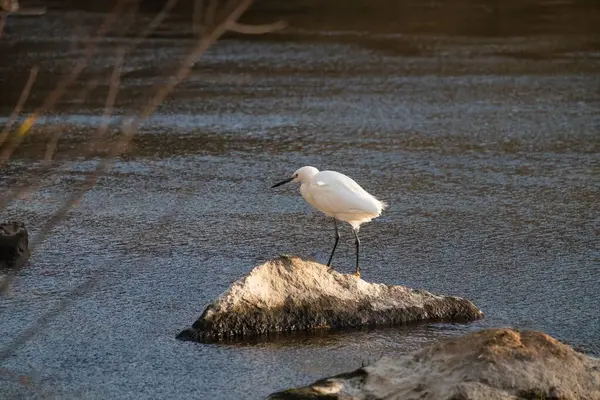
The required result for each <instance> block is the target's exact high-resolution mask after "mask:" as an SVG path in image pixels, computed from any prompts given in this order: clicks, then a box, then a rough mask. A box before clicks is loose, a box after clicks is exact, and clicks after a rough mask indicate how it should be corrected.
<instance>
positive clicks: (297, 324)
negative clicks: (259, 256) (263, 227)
mask: <svg viewBox="0 0 600 400" xmlns="http://www.w3.org/2000/svg"><path fill="white" fill-rule="evenodd" d="M482 317H483V313H482V312H481V311H480V310H479V309H478V308H477V307H475V305H473V303H471V302H470V301H468V300H465V299H461V298H459V297H450V296H436V295H434V294H431V293H429V292H426V291H424V290H414V289H410V288H407V287H404V286H390V285H384V284H379V283H368V282H365V281H364V280H362V279H357V278H356V277H355V276H354V275H345V274H340V273H339V272H336V271H335V270H333V269H330V268H329V267H327V266H326V265H323V264H319V263H315V262H310V261H304V260H302V259H300V258H297V257H287V256H282V257H280V258H279V259H276V260H273V261H268V262H266V263H265V264H263V265H260V266H258V267H256V268H254V269H253V270H252V271H251V272H250V274H249V275H248V276H246V277H245V278H242V279H240V280H238V281H237V282H235V283H234V284H233V285H232V286H231V287H230V288H229V289H228V290H227V291H226V292H225V293H223V294H222V295H221V296H220V297H219V298H218V299H217V300H215V301H214V302H213V303H212V304H210V305H209V306H208V307H207V308H206V309H205V310H204V313H203V314H202V316H201V317H200V318H199V319H198V320H197V321H196V322H195V323H194V325H193V326H192V328H191V329H187V330H184V331H183V332H181V333H180V334H179V335H178V336H177V338H179V339H184V340H195V341H201V342H203V341H207V342H208V341H214V340H221V339H228V338H236V337H244V336H253V335H268V334H269V333H273V332H292V331H309V330H313V329H320V328H329V329H340V328H357V327H362V326H370V327H373V326H378V325H382V326H391V325H398V324H408V323H413V322H421V321H460V322H467V321H473V320H476V319H479V318H482Z"/></svg>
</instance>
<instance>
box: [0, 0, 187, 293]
mask: <svg viewBox="0 0 600 400" xmlns="http://www.w3.org/2000/svg"><path fill="white" fill-rule="evenodd" d="M177 2H178V0H169V1H168V2H167V3H166V4H165V5H164V7H163V8H162V10H161V11H160V12H159V13H158V14H157V15H156V17H154V18H153V19H152V21H150V23H149V24H148V26H146V28H145V29H144V30H143V31H142V32H141V33H140V34H139V35H138V36H137V37H136V38H135V39H134V40H133V41H132V42H131V43H130V44H129V45H128V46H126V47H125V48H121V49H119V50H118V52H119V54H121V55H120V57H124V56H125V54H126V53H127V52H129V51H131V50H132V49H134V48H135V47H137V46H138V45H139V44H140V43H141V42H142V41H143V40H144V38H146V37H147V36H148V35H150V34H152V32H153V31H154V30H155V29H156V28H157V27H158V26H159V25H160V24H161V23H162V22H163V21H164V20H165V18H166V17H167V15H168V14H169V12H170V11H171V10H172V9H173V7H174V6H175V5H176V4H177ZM113 75H114V71H113ZM99 82H100V79H99V78H98V77H94V78H92V79H91V80H89V81H88V82H87V83H86V85H85V86H84V87H83V88H82V89H81V90H80V92H79V93H78V95H77V97H76V99H77V98H79V99H80V100H81V101H83V100H84V99H85V98H86V97H87V96H88V94H89V93H90V92H91V91H92V90H94V89H95V88H96V86H98V84H99ZM111 82H112V78H111ZM61 135H62V132H61V131H60V130H57V132H56V134H55V135H54V137H53V138H52V139H51V143H52V142H55V143H58V140H59V137H60V136H61ZM97 142H98V140H95V141H94V142H92V144H91V145H88V151H87V152H86V154H85V156H89V155H90V154H91V152H92V151H93V150H94V147H96V146H97ZM50 166H51V163H50V162H49V161H47V162H45V163H44V165H43V167H42V171H40V172H39V173H38V174H37V175H36V176H34V177H32V178H31V179H29V180H28V181H27V182H26V183H25V184H23V185H21V187H20V188H19V189H16V190H12V191H9V192H7V193H5V194H3V195H1V196H0V209H1V208H4V207H5V206H6V205H7V204H8V203H9V202H11V201H12V200H14V199H15V198H17V197H22V196H24V195H25V194H26V193H27V192H30V191H32V190H33V189H34V186H37V185H39V183H40V182H41V180H42V178H43V176H44V175H43V174H44V172H46V171H47V169H48V168H49V167H50ZM0 293H2V289H1V288H0Z"/></svg>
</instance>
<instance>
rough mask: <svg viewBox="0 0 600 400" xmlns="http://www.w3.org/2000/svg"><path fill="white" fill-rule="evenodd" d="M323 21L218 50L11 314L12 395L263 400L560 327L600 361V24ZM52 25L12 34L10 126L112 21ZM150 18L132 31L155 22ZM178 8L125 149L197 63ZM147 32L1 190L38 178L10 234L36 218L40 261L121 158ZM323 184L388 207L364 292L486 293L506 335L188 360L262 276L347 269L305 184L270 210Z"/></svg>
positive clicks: (4, 370) (80, 217)
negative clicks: (407, 359)
mask: <svg viewBox="0 0 600 400" xmlns="http://www.w3.org/2000/svg"><path fill="white" fill-rule="evenodd" d="M23 3H25V1H23ZM316 3H319V2H315V4H313V3H312V2H311V1H298V2H295V3H294V2H290V3H289V5H288V6H286V7H283V6H278V5H277V3H276V2H270V1H263V2H259V3H258V4H256V6H255V9H254V11H253V12H252V13H251V14H249V16H248V17H247V18H249V21H252V22H271V21H272V20H274V19H276V18H277V17H278V16H283V17H284V18H286V19H287V20H289V21H290V27H289V28H287V29H286V30H284V31H281V32H277V33H272V34H270V35H267V36H258V37H251V38H250V37H245V36H240V35H231V36H228V37H226V38H225V39H223V40H221V41H219V42H218V44H217V45H215V46H214V47H212V48H211V49H210V51H209V52H208V53H207V54H206V55H205V56H204V57H202V58H201V59H200V60H199V62H198V63H197V65H196V66H195V67H194V69H193V71H192V73H191V75H190V77H189V78H188V79H187V80H186V81H185V82H184V83H183V84H181V85H180V86H179V87H178V88H177V89H176V90H175V91H174V92H173V93H172V94H171V95H170V96H169V97H168V98H167V100H166V101H165V102H163V103H162V105H161V106H160V107H159V109H158V110H157V111H156V113H154V114H153V115H152V116H151V117H150V118H149V120H148V121H147V122H146V123H145V124H144V125H143V127H142V129H141V131H140V134H139V135H138V136H136V138H135V139H134V142H133V145H132V147H131V148H130V152H129V153H128V154H127V155H125V156H123V157H120V158H118V159H117V161H116V163H115V164H114V165H113V167H112V168H111V169H110V170H109V172H108V173H107V174H105V175H104V176H102V177H101V178H100V179H99V180H98V182H97V184H96V185H95V186H94V187H93V189H91V190H90V191H89V192H87V193H86V194H85V196H84V197H83V199H82V200H81V201H80V202H79V204H78V205H77V206H76V207H75V208H73V209H72V210H71V211H70V212H69V213H68V214H67V216H66V218H64V219H63V220H61V221H60V222H59V223H58V225H57V226H56V227H55V228H54V229H53V230H52V231H51V232H50V234H49V236H48V238H47V239H46V240H45V241H43V242H41V243H40V245H39V246H38V247H37V248H36V249H35V251H34V253H33V254H32V258H31V262H30V263H29V265H28V266H27V267H26V268H25V269H23V270H22V271H20V272H19V273H18V275H17V276H16V277H15V279H14V281H13V283H12V285H11V290H10V291H9V292H8V293H6V294H4V295H2V297H0V319H1V321H2V323H1V324H0V351H1V352H2V353H1V354H2V357H3V358H2V360H1V361H0V391H1V392H2V393H3V394H4V397H5V398H11V399H12V398H38V397H44V396H46V397H49V398H68V399H71V398H72V399H75V398H77V399H80V398H85V399H88V398H89V399H95V398H98V399H100V398H102V399H106V398H206V399H246V398H248V399H255V398H262V397H265V396H266V395H267V394H269V393H271V392H273V391H276V390H279V389H282V388H285V387H289V386H298V385H303V384H307V383H309V382H311V381H314V380H315V379H318V378H320V377H323V376H326V375H331V374H335V373H339V372H342V371H347V370H351V369H354V368H357V367H359V366H360V365H361V363H363V362H365V363H368V362H373V361H375V360H377V359H378V358H379V357H381V356H382V355H390V354H394V353H402V352H407V351H412V350H415V349H417V348H420V347H421V346H424V345H426V344H428V343H431V342H433V341H435V340H439V339H440V338H444V337H449V336H453V335H457V334H461V333H464V332H465V331H467V330H470V329H479V328H482V327H489V326H507V325H509V326H516V327H519V328H527V329H540V330H544V331H546V332H548V333H549V334H551V335H553V336H555V337H557V338H558V339H560V340H563V341H565V342H567V343H569V344H570V345H572V346H574V347H576V348H577V349H579V350H582V351H585V352H587V353H589V354H594V355H600V339H599V338H600V317H599V316H598V310H599V309H600V295H599V294H598V284H599V282H600V244H599V243H600V133H599V132H600V112H599V111H600V90H599V86H600V84H599V78H600V74H599V71H600V35H598V33H597V30H596V29H595V28H594V27H596V26H598V24H599V23H600V18H599V15H600V11H599V10H598V6H597V5H595V4H594V2H585V1H565V2H542V1H520V2H512V1H507V2H504V3H503V4H504V5H503V6H502V7H500V6H498V4H497V3H500V2H493V1H489V2H484V1H479V2H477V1H462V2H452V4H453V5H448V4H445V3H444V4H442V3H441V2H439V3H438V2H430V3H427V5H423V4H424V3H422V2H385V1H383V0H379V1H377V2H373V3H371V5H370V6H369V7H367V8H364V4H362V5H361V4H358V3H360V2H355V1H353V2H348V3H347V5H346V6H345V7H341V8H335V7H334V6H332V5H331V4H329V3H330V2H321V3H319V4H320V5H318V4H316ZM390 3H393V4H395V6H393V5H391V4H390ZM34 5H46V6H49V7H50V9H49V10H48V12H47V13H46V14H45V15H44V16H40V17H29V18H24V17H9V19H8V20H7V23H6V26H5V28H4V32H3V34H2V37H0V85H1V86H0V87H1V89H0V90H1V92H2V96H1V98H0V124H1V125H2V126H3V125H4V123H5V122H6V121H7V119H8V117H9V115H10V113H11V110H12V108H13V106H14V104H16V103H17V101H18V98H19V94H20V93H21V89H22V87H23V86H24V85H25V82H26V80H27V77H28V75H29V71H30V69H31V68H32V67H33V66H36V65H37V66H39V68H40V70H39V74H38V78H37V80H36V82H35V84H34V86H33V89H32V91H31V97H30V99H29V100H28V102H27V103H26V105H25V112H26V113H27V112H31V111H33V110H34V109H35V107H36V106H38V105H40V104H41V103H42V101H43V100H44V98H45V97H46V96H48V94H49V93H50V92H51V91H52V90H53V89H54V88H55V86H56V84H57V83H58V82H59V81H60V79H61V78H63V77H64V76H65V75H66V73H67V72H68V71H69V70H70V69H71V68H72V67H73V66H74V65H75V62H76V60H77V59H79V58H80V57H81V56H82V55H83V54H84V48H85V46H86V44H87V42H86V39H85V38H86V35H89V34H91V33H92V32H93V31H94V30H95V29H96V28H97V27H98V26H99V24H100V22H101V20H102V19H103V18H104V17H105V14H104V13H103V12H99V11H98V10H95V9H94V10H91V9H87V10H84V9H81V8H79V9H77V8H75V7H67V6H65V5H64V4H63V3H61V2H58V1H55V2H47V3H45V4H41V2H38V3H36V4H34ZM385 7H392V8H390V9H389V10H387V11H386V9H385ZM141 11H142V13H143V14H141V15H142V16H138V18H137V19H136V20H135V24H137V25H135V26H136V27H137V26H138V25H139V26H144V24H147V23H148V22H149V21H150V19H151V18H152V15H153V14H151V11H153V10H150V9H144V8H142V10H141ZM177 12H178V13H179V14H177V16H174V17H172V18H171V19H169V21H168V22H167V24H166V25H165V26H163V27H162V28H161V29H160V30H159V31H158V32H157V33H156V34H155V35H153V36H152V37H151V38H150V39H148V40H147V41H144V42H143V43H142V44H141V45H140V46H138V47H137V48H136V49H135V50H134V51H132V52H131V53H128V54H127V56H126V58H125V61H124V65H123V76H122V79H121V85H120V91H119V94H118V97H117V105H116V110H115V112H114V116H112V117H111V118H110V119H109V120H108V122H109V137H110V139H108V140H109V141H108V143H112V142H111V141H112V140H114V138H115V137H116V135H117V132H118V129H117V128H118V126H119V125H118V124H119V123H121V122H123V121H124V120H125V119H127V118H129V117H131V116H133V115H135V114H136V113H138V112H139V110H140V109H141V107H142V106H143V105H144V104H145V103H146V102H147V101H148V99H149V98H150V94H151V93H153V88H154V87H155V85H157V84H161V83H164V82H165V80H166V79H167V77H168V76H169V75H170V74H172V72H173V71H174V69H175V68H176V67H177V65H178V63H179V62H180V61H181V59H182V58H183V57H184V56H185V55H186V54H187V52H188V51H189V50H190V49H191V47H192V46H193V44H194V41H193V39H192V38H191V36H190V35H189V32H188V31H189V28H191V23H190V22H189V21H188V19H186V18H187V14H186V12H185V10H181V9H178V11H177ZM132 30H133V28H132ZM131 36H132V34H131V33H124V32H121V33H115V32H113V33H112V34H109V35H108V36H107V37H106V38H105V39H103V40H102V41H100V42H99V43H98V52H99V53H98V55H96V56H94V57H93V58H92V63H91V65H89V66H88V67H87V68H86V69H85V70H84V71H83V73H82V76H81V77H80V78H79V79H78V80H77V81H76V82H75V83H74V85H73V87H72V88H71V89H70V90H69V91H68V92H67V94H66V96H65V97H64V98H63V99H62V100H61V101H60V102H59V103H58V104H57V105H56V107H54V108H53V110H52V112H51V113H48V114H46V115H45V116H43V117H42V118H40V119H39V120H38V122H37V124H36V125H35V126H34V128H33V129H32V131H31V133H30V134H29V135H28V136H26V138H25V140H24V142H23V143H22V144H21V145H20V146H19V147H18V148H17V151H16V153H15V154H14V155H13V157H12V158H11V161H10V163H9V164H8V165H6V166H3V167H2V169H1V170H0V190H1V191H2V193H3V195H4V196H6V194H7V193H10V191H11V190H15V189H18V188H19V187H21V186H22V185H24V184H26V183H28V182H29V183H31V180H32V179H33V181H35V182H37V181H38V180H39V182H37V184H36V187H35V190H32V191H30V192H29V193H24V194H22V195H20V196H18V198H16V199H14V200H13V201H11V202H10V203H9V204H8V205H7V206H6V207H5V208H4V209H2V211H1V212H0V219H2V220H6V219H19V220H22V221H24V222H25V223H26V224H27V227H28V228H29V230H30V233H31V238H32V240H34V241H35V240H36V237H37V238H39V237H40V236H39V234H40V232H41V228H42V226H43V224H44V223H46V222H47V221H48V220H49V219H50V218H51V217H52V216H53V215H54V214H55V213H56V212H57V211H58V210H59V209H60V207H61V206H62V204H64V202H65V201H66V200H67V199H68V197H69V196H70V195H71V194H72V193H74V192H76V191H77V190H78V189H79V188H80V187H81V186H82V185H83V182H84V180H85V177H86V173H87V172H89V171H91V170H93V169H95V168H96V167H97V165H98V162H99V156H100V155H102V154H104V152H105V151H106V148H105V147H103V145H100V146H98V147H97V148H94V149H93V151H92V154H91V155H90V154H87V155H86V153H85V151H83V150H82V149H83V148H84V146H85V144H86V143H89V142H90V138H91V137H93V135H94V134H95V132H96V130H97V129H98V126H99V125H100V124H101V123H102V121H103V118H102V113H103V104H104V101H105V97H106V93H107V82H108V77H109V76H110V74H111V73H112V68H113V66H114V65H115V63H116V62H117V57H116V55H115V54H116V51H117V49H118V48H119V46H122V45H127V44H128V43H130V42H131V40H132V39H131ZM94 77H98V78H99V81H98V85H97V86H95V87H92V88H91V92H90V96H89V97H88V98H86V99H85V100H83V101H82V100H81V98H80V97H79V93H81V92H82V91H85V90H87V89H86V87H87V86H86V85H88V83H89V82H91V81H92V80H93V78H94ZM92 86H93V85H92ZM88 88H89V87H88ZM57 132H58V133H60V138H59V141H58V147H57V151H58V153H57V157H56V161H54V162H53V163H52V166H51V168H50V169H48V168H47V166H46V165H45V164H44V163H43V162H42V160H43V158H44V154H45V151H46V146H47V144H48V143H49V142H50V141H51V140H52V138H53V137H54V135H55V134H56V133H57ZM303 165H314V166H316V167H318V168H320V169H335V170H337V171H340V172H343V173H346V174H348V175H350V176H351V177H353V178H354V179H355V180H356V181H358V182H359V183H360V184H361V185H362V186H363V187H365V189H367V190H368V191H369V192H371V193H373V194H374V195H376V196H378V197H380V198H382V199H384V200H386V201H387V202H388V203H389V204H390V207H389V209H388V210H387V211H386V212H385V213H384V214H383V215H382V216H381V217H380V218H378V219H376V220H375V221H373V222H372V223H369V224H367V225H364V226H363V228H362V230H361V235H362V243H363V248H364V253H363V260H364V261H363V267H362V269H363V277H364V279H366V280H368V281H376V282H385V283H389V284H405V285H409V286H412V287H419V288H424V289H427V290H431V291H433V292H437V293H442V294H452V295H459V296H465V297H467V298H469V299H471V300H472V301H473V302H474V303H475V304H477V305H478V306H479V307H480V308H481V309H482V310H483V311H484V312H485V314H486V319H485V320H483V321H480V322H477V323H474V324H469V325H452V324H433V325H420V326H416V327H404V328H397V329H381V330H375V331H367V330H365V331H359V332H344V333H337V334H332V335H324V334H319V335H316V336H315V335H308V336H307V335H294V336H292V337H287V338H284V339H281V340H277V341H259V342H248V343H242V344H224V345H201V344H197V343H187V342H180V341H176V340H175V335H176V334H177V333H178V332H179V331H180V330H182V329H183V328H186V327H187V326H189V325H190V324H191V323H193V322H194V321H195V320H196V318H197V317H198V316H199V315H200V313H201V312H202V310H203V309H204V307H205V306H206V305H207V304H208V303H209V302H210V301H211V300H212V299H214V298H215V297H216V296H218V295H219V294H220V293H221V292H223V291H224V290H225V289H226V288H227V287H228V286H229V285H230V284H231V283H232V282H233V281H234V280H236V279H238V278H240V277H242V276H243V275H244V274H246V273H247V272H248V271H249V270H250V269H251V268H252V267H253V266H255V265H257V264H259V263H262V262H264V261H266V260H268V259H270V258H273V257H276V256H277V255H279V254H281V253H286V254H296V255H300V256H302V257H306V258H311V259H316V260H318V261H326V258H327V256H328V254H329V251H330V249H331V246H332V244H333V243H332V242H333V227H332V224H331V222H330V221H328V220H327V219H326V218H324V217H323V216H322V215H320V214H319V213H317V212H313V211H312V210H311V209H310V207H309V206H308V205H307V204H305V202H304V201H303V200H302V198H301V197H300V196H299V193H298V191H297V188H295V187H293V186H283V187H281V188H279V189H277V190H271V189H269V187H270V186H271V185H272V184H273V183H274V182H277V181H278V180H281V179H283V178H286V177H287V176H289V175H290V174H291V173H292V172H293V171H294V170H295V169H297V168H298V167H300V166H303ZM353 249H354V248H353V241H352V234H351V231H350V229H349V228H347V227H344V230H343V231H342V240H341V242H340V246H339V248H338V251H337V253H336V259H335V262H334V266H335V268H336V269H337V270H339V271H343V272H352V270H353V267H352V265H353V259H354V258H353V257H354V253H353ZM32 328H36V329H32ZM24 339H27V340H24ZM19 376H28V377H29V379H30V380H27V379H24V378H22V377H21V378H19Z"/></svg>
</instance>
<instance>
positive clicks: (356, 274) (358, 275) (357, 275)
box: [354, 271, 360, 279]
mask: <svg viewBox="0 0 600 400" xmlns="http://www.w3.org/2000/svg"><path fill="white" fill-rule="evenodd" d="M354 276H355V277H357V278H358V279H360V272H358V271H356V272H355V273H354Z"/></svg>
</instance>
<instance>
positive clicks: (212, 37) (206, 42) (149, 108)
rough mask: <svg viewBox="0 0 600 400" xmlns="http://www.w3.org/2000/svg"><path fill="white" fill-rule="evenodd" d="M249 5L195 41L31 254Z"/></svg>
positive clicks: (247, 1) (245, 1) (47, 226)
mask: <svg viewBox="0 0 600 400" xmlns="http://www.w3.org/2000/svg"><path fill="white" fill-rule="evenodd" d="M251 4H252V0H242V1H240V3H239V5H238V6H237V7H235V8H234V9H233V10H232V11H231V12H230V14H229V15H227V16H226V17H225V18H224V20H223V22H221V23H220V24H219V25H217V26H216V27H215V28H214V30H213V31H212V32H210V34H208V35H206V36H204V37H202V38H201V39H200V40H199V42H198V45H197V47H196V48H195V49H194V50H193V51H192V52H191V53H190V54H188V56H187V57H186V58H185V59H184V61H183V63H182V64H181V66H180V67H179V69H178V70H177V71H176V72H175V75H174V77H172V78H171V79H170V80H169V81H168V82H167V83H166V84H165V85H163V86H161V87H159V88H158V90H157V92H156V94H155V96H154V97H153V98H152V99H150V101H149V102H148V104H147V105H146V106H145V107H144V108H143V109H142V111H141V113H140V114H139V115H138V117H137V118H136V119H135V120H134V121H132V122H131V123H130V124H128V125H127V126H125V127H124V129H123V134H122V136H121V138H120V139H119V140H118V141H117V143H116V144H115V145H114V146H113V147H112V149H111V151H110V152H109V155H108V156H107V157H106V158H103V159H102V160H101V161H100V165H98V167H97V168H96V170H95V171H92V172H90V173H89V174H88V176H87V179H86V182H85V183H84V184H83V186H82V187H81V188H80V189H79V191H77V192H76V193H74V194H73V195H71V196H70V197H69V199H68V200H67V201H66V202H65V204H63V206H62V207H61V208H60V209H59V210H58V212H57V213H56V214H54V216H53V217H52V218H50V220H49V221H47V222H46V223H45V224H44V225H43V227H42V229H41V230H40V233H39V234H38V235H37V237H36V240H35V241H34V242H33V243H32V244H31V246H30V247H31V248H32V251H33V249H34V248H35V247H36V246H37V244H39V243H40V242H41V241H43V240H44V239H45V237H46V235H47V233H48V232H49V231H50V230H52V229H53V228H54V226H55V225H56V224H57V223H58V222H59V221H60V220H61V219H63V218H64V216H65V215H66V213H67V212H69V210H70V209H71V207H73V205H75V204H76V203H78V202H79V201H80V200H81V198H82V197H83V195H84V194H85V193H86V192H87V191H88V190H90V189H91V188H92V187H93V186H94V185H95V184H96V181H97V179H98V177H99V176H100V175H101V174H102V173H104V172H105V171H106V170H107V169H108V168H109V167H110V166H111V165H112V163H113V161H114V157H116V156H117V155H119V154H120V153H122V152H124V151H125V150H126V149H127V147H128V146H129V142H130V141H131V139H132V138H133V136H134V135H135V134H136V132H137V130H138V129H139V128H140V126H141V125H142V123H143V122H144V120H146V119H147V118H148V116H150V114H152V113H153V112H154V111H155V110H156V108H157V107H158V106H159V105H160V103H161V102H162V101H163V100H164V99H165V98H166V97H167V95H168V94H169V93H170V92H171V91H172V90H173V89H174V88H175V87H176V86H177V85H178V84H179V83H180V82H181V81H182V80H183V79H185V78H186V77H187V76H188V74H189V72H190V70H191V68H192V67H193V65H194V64H195V63H196V61H197V59H198V58H199V57H200V56H201V55H202V54H203V53H204V52H205V51H206V50H207V49H208V48H209V47H210V45H211V44H213V43H214V42H215V41H216V40H217V39H218V38H219V37H221V35H223V33H225V32H226V31H227V25H228V24H229V22H230V21H235V20H237V19H238V18H239V17H240V16H241V15H242V14H243V13H244V12H245V11H246V10H247V9H248V7H250V5H251Z"/></svg>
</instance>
